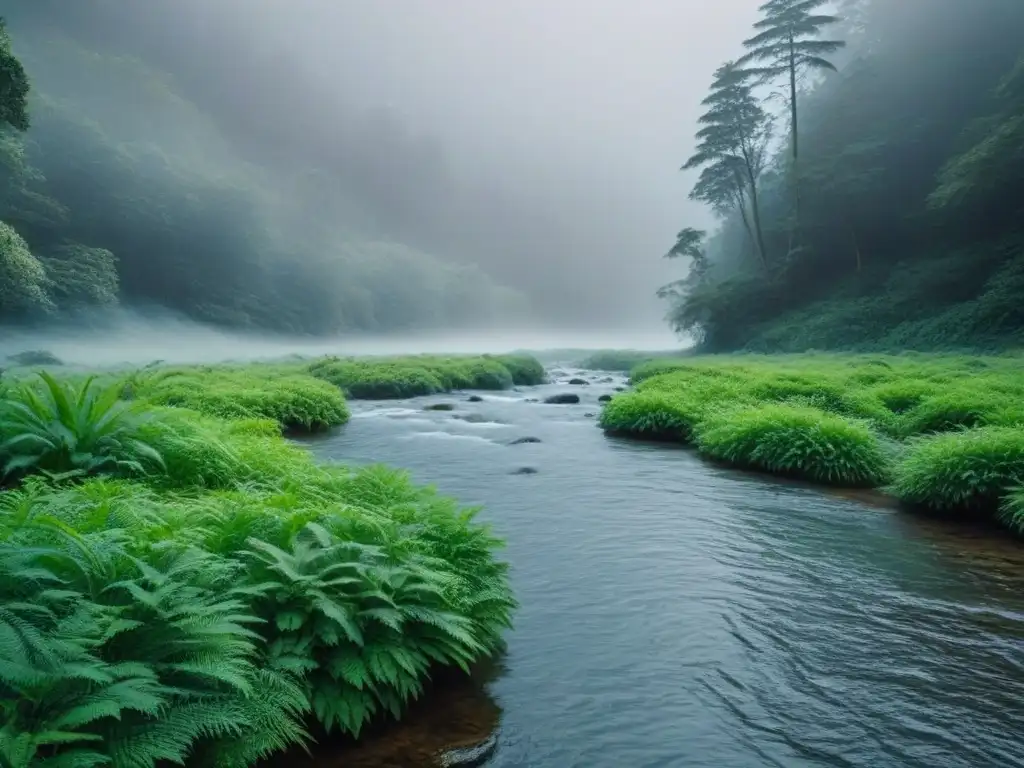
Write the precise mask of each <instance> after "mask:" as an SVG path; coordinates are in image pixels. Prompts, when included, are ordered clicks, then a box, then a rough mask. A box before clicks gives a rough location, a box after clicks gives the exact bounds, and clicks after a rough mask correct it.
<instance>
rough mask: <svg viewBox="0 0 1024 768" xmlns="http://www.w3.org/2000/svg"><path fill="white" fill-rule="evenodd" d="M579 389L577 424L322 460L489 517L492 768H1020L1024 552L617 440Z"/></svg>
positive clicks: (383, 428) (521, 425)
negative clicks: (496, 638) (493, 532)
mask: <svg viewBox="0 0 1024 768" xmlns="http://www.w3.org/2000/svg"><path fill="white" fill-rule="evenodd" d="M551 391H554V390H553V388H552V387H547V388H544V387H542V388H538V391H536V392H529V393H524V397H537V398H543V397H544V396H545V395H546V394H548V393H549V392H551ZM576 391H577V392H579V394H580V395H581V397H583V398H584V402H583V403H582V404H581V405H580V406H567V407H562V406H547V405H540V404H532V403H527V402H524V401H521V400H516V401H508V402H502V401H500V400H499V399H498V398H494V397H491V396H488V399H487V402H485V403H479V404H475V405H476V407H477V409H478V410H476V411H475V412H476V413H480V414H482V415H484V416H486V417H487V418H488V419H494V420H495V421H500V422H503V423H505V424H507V425H508V427H507V430H498V429H495V430H494V432H493V435H492V433H491V432H490V431H488V432H487V433H486V434H487V437H484V436H483V435H474V434H473V433H472V431H471V430H466V434H463V433H460V434H452V433H451V432H448V431H447V430H449V429H451V427H450V426H449V425H445V427H444V428H443V429H441V430H440V431H431V430H430V429H428V430H427V431H418V430H421V429H423V426H424V425H421V424H418V423H417V424H410V423H409V421H410V420H409V419H404V418H389V419H361V420H357V421H353V422H352V423H351V424H349V425H348V426H347V427H345V428H344V429H343V430H340V431H339V432H337V433H336V434H334V435H332V436H330V437H328V438H326V439H321V440H319V441H316V442H315V449H316V450H317V451H318V452H320V453H321V454H322V455H324V456H329V457H331V458H336V459H342V460H350V461H355V462H360V463H361V462H366V461H384V462H387V463H392V464H395V465H397V466H402V467H406V468H409V469H410V470H411V471H412V472H413V474H414V475H415V476H416V477H417V479H419V480H421V481H424V482H430V483H432V484H436V485H438V486H439V488H440V489H441V490H442V491H443V492H446V493H451V494H453V495H456V496H458V497H459V498H460V499H462V500H463V501H464V502H466V503H468V504H478V503H483V504H485V505H486V508H487V509H486V512H485V516H486V519H487V520H488V521H490V522H491V523H493V524H494V526H495V528H496V529H497V531H498V532H499V533H500V534H501V535H503V536H504V537H505V538H506V539H507V541H508V548H507V550H506V552H505V556H506V558H507V559H508V560H509V561H510V562H511V564H512V578H513V582H514V586H515V589H516V592H517V595H518V597H519V599H520V601H521V603H522V607H521V609H520V611H519V613H518V614H517V617H516V630H515V632H513V633H511V634H510V636H509V653H508V658H507V660H506V661H505V666H506V668H507V671H506V672H505V674H504V675H502V676H501V677H499V678H498V679H496V680H494V681H493V682H492V683H490V685H489V686H488V690H489V691H490V692H491V694H492V695H493V696H494V697H495V699H496V701H497V703H498V704H499V705H500V706H501V708H502V710H503V713H502V714H501V728H500V738H499V748H498V750H497V752H496V754H495V755H494V757H493V758H492V760H491V761H490V762H489V763H488V765H491V766H494V767H495V768H513V767H515V768H520V766H522V767H526V766H528V767H529V768H571V767H573V766H580V767H581V768H584V767H585V768H603V767H604V766H608V767H609V768H619V767H623V768H625V767H626V766H628V767H629V768H635V767H638V766H651V767H652V768H653V767H654V766H657V767H658V768H675V767H676V766H681V767H682V766H725V767H730V768H731V767H732V766H736V767H737V768H747V767H748V766H750V767H753V766H786V768H793V767H797V768H799V767H801V766H857V767H858V768H860V767H863V768H884V767H887V766H892V767H893V768H895V767H896V766H900V767H901V768H902V767H904V766H909V767H911V768H914V767H916V766H920V767H921V768H926V767H927V768H987V767H988V766H992V768H995V767H996V766H999V767H1000V768H1020V767H1022V766H1024V551H1022V548H1021V547H1020V546H1019V545H1017V544H1013V545H1008V544H1006V543H1005V542H1003V541H1002V540H1000V539H995V538H993V537H992V536H991V535H989V534H987V533H985V534H978V533H971V535H966V532H964V531H962V530H957V529H956V528H954V527H951V526H948V525H944V524H936V523H934V522H933V521H919V520H915V519H913V518H909V517H908V516H906V515H902V514H896V513H894V512H892V511H891V510H890V509H886V508H884V507H880V506H878V505H874V506H871V505H868V504H866V503H864V502H863V501H860V500H859V499H858V498H849V497H844V496H842V495H840V494H826V493H824V492H821V491H818V490H814V489H810V488H806V487H801V486H798V485H794V484H787V483H780V482H778V481H775V480H772V479H768V478H760V477H753V476H750V475H743V474H739V473H736V472H733V471H730V470H725V469H721V468H718V467H714V466H710V465H707V464H705V463H703V462H701V461H700V460H699V459H698V458H697V457H696V456H695V455H694V454H693V453H691V452H689V451H684V450H678V449H674V448H671V447H665V446H657V445H643V444H636V443H629V442H623V441H616V440H608V439H605V438H604V437H603V436H602V435H601V434H600V431H599V430H597V429H596V428H595V426H594V422H593V420H592V419H587V418H585V417H584V415H583V414H584V413H585V412H586V411H587V410H588V409H590V410H595V409H596V400H597V397H598V396H599V395H601V394H605V393H607V392H610V391H611V387H610V386H609V387H604V388H602V387H601V386H599V385H593V386H590V387H579V388H576ZM591 401H593V402H591ZM473 405H474V404H466V409H467V410H466V411H465V412H467V413H468V412H471V411H470V410H468V409H470V408H472V407H473ZM402 407H404V408H405V409H406V410H407V411H412V412H415V413H417V414H420V415H422V403H418V402H413V403H410V404H405V405H404V406H402ZM462 410H463V406H462V405H461V404H460V411H462ZM378 413H379V411H378ZM449 417H450V414H445V415H444V416H443V418H442V417H441V416H438V418H437V419H433V418H431V419H429V420H430V421H431V423H432V424H434V425H438V424H443V423H444V420H443V419H448V418H449ZM449 420H450V419H449ZM452 421H453V420H452ZM433 429H434V430H438V427H436V426H435V427H433ZM525 434H529V435H532V436H536V437H537V438H539V439H541V441H542V442H541V443H538V444H533V445H530V446H529V447H528V448H529V454H528V455H529V462H530V464H531V465H533V466H536V467H538V468H539V469H540V470H541V471H540V473H539V474H537V475H535V476H531V477H529V478H523V477H518V476H509V475H507V471H508V470H509V469H514V468H515V467H517V466H520V465H521V462H522V461H523V460H524V456H525V455H526V454H525V453H524V452H523V448H522V446H515V447H512V446H508V445H505V444H504V443H506V442H508V440H506V437H508V438H509V439H511V438H513V437H518V436H521V435H525ZM417 435H418V437H417ZM498 435H500V442H499V437H498ZM424 436H426V437H424ZM492 436H493V437H494V442H492V441H490V440H488V437H492ZM474 437H475V440H473V439H471V438H474ZM400 438H405V439H400ZM442 440H443V443H442V442H441V441H442ZM480 442H489V443H490V445H491V446H492V447H493V450H491V449H488V450H486V451H481V450H480V446H479V443H480ZM442 445H443V447H441V446H442ZM470 701H475V702H476V703H472V704H465V702H463V703H460V704H459V705H458V706H460V707H462V706H468V707H469V708H470V709H473V707H479V708H480V713H485V712H487V711H489V710H488V709H487V707H488V706H489V705H488V704H486V703H485V702H484V701H483V700H476V699H471V700H470ZM448 707H456V705H455V704H454V703H450V702H448V701H447V700H443V699H442V700H433V701H432V702H431V710H430V711H431V712H432V713H434V715H432V716H431V717H434V719H433V720H431V721H430V722H431V723H432V725H431V726H430V727H428V728H427V729H426V730H427V731H430V732H431V733H443V732H444V725H443V724H444V723H445V722H454V723H458V722H462V720H463V719H464V716H463V715H459V714H458V712H464V711H465V709H461V710H459V709H451V710H450V711H446V708H448ZM422 717H424V716H422V715H414V716H413V717H412V718H410V719H409V720H407V721H406V722H405V723H403V724H402V726H401V727H407V728H416V727H417V723H418V722H420V718H422ZM431 729H433V731H431ZM412 732H415V731H410V732H409V733H412ZM416 738H424V739H426V738H427V736H425V735H424V736H417V737H397V736H394V732H392V735H390V736H385V737H382V738H381V739H379V740H377V741H375V742H372V743H378V742H379V744H380V746H378V747H376V748H378V749H385V750H386V749H389V748H391V747H389V746H388V744H389V743H391V745H392V746H394V744H395V743H401V742H402V741H403V739H406V740H409V739H412V740H415V739H416ZM389 740H390V742H389ZM424 743H426V742H424ZM372 748H373V747H370V746H364V747H361V749H372ZM396 748H397V747H396ZM348 754H349V753H347V752H346V753H345V755H348ZM409 754H410V755H412V754H413V753H409ZM318 759H319V760H320V762H319V763H318V765H328V764H334V763H332V759H333V756H331V755H327V754H322V753H321V754H318ZM346 759H347V758H346ZM403 759H407V760H409V761H411V762H404V763H394V764H395V765H399V764H401V765H403V766H408V767H410V768H414V767H415V766H420V765H423V766H427V765H430V763H429V762H424V763H420V762H415V760H416V759H419V758H414V757H407V758H403ZM424 759H425V758H424ZM338 760H339V761H340V756H339V757H338ZM338 764H339V765H340V764H341V762H338ZM344 764H345V765H353V764H354V765H359V763H352V762H344ZM366 764H367V765H369V764H370V763H366ZM388 764H389V763H386V762H380V763H374V765H388Z"/></svg>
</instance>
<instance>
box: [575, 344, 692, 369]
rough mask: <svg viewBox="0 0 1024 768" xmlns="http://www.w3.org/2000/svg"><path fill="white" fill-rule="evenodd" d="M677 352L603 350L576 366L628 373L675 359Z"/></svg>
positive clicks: (592, 354)
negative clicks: (665, 359)
mask: <svg viewBox="0 0 1024 768" xmlns="http://www.w3.org/2000/svg"><path fill="white" fill-rule="evenodd" d="M678 355H679V353H677V352H639V351H637V350H632V349H604V350H601V351H600V352H593V353H591V354H590V355H588V356H587V357H585V358H584V359H583V360H581V361H580V362H579V363H578V365H579V367H580V368H585V369H587V370H591V371H616V372H619V373H628V372H629V371H631V370H633V369H634V368H636V367H637V366H639V365H641V364H642V363H646V362H649V361H652V360H660V359H662V358H674V357H677V356H678Z"/></svg>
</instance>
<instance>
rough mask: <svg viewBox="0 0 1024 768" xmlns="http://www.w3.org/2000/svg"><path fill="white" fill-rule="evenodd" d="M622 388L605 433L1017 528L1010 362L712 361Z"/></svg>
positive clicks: (643, 367)
mask: <svg viewBox="0 0 1024 768" xmlns="http://www.w3.org/2000/svg"><path fill="white" fill-rule="evenodd" d="M630 377H631V380H632V381H633V383H634V384H635V389H634V390H633V391H631V392H627V393H624V394H622V395H619V396H617V397H616V398H615V399H614V400H613V401H612V402H611V403H609V404H608V405H606V406H605V408H604V410H603V412H602V414H601V418H600V420H599V423H600V425H601V426H602V427H603V428H604V429H605V430H606V431H607V432H608V433H610V434H616V435H626V436H634V437H637V438H644V437H650V436H652V435H657V436H659V437H660V438H662V439H670V440H675V441H678V442H681V443H690V444H693V445H695V446H696V448H697V450H698V451H699V452H700V453H701V454H703V455H705V456H707V457H709V458H712V459H715V460H717V461H724V462H727V463H730V464H733V465H735V466H740V467H747V468H751V469H758V470H762V471H768V472H773V473H777V474H783V475H791V476H795V477H800V478H804V479H807V480H812V481H815V482H821V483H829V484H838V485H858V486H876V487H878V486H883V485H885V484H886V483H887V482H888V481H889V479H891V480H892V485H891V489H892V490H893V492H894V493H895V495H897V496H898V497H899V498H901V499H903V500H904V501H906V502H907V503H912V504H915V505H918V506H922V507H927V508H931V509H935V510H943V511H949V512H955V511H959V512H961V513H963V514H967V515H971V514H979V510H983V511H984V514H985V515H992V514H997V510H999V509H1002V512H999V513H998V514H999V515H1000V517H1001V519H1003V520H1004V521H1006V522H1007V523H1008V524H1011V525H1013V526H1014V527H1019V528H1022V529H1024V496H1022V495H1021V493H1024V492H1021V493H1017V495H1014V492H1012V491H1011V488H1012V487H1013V486H1014V484H1015V483H1017V484H1018V485H1022V486H1024V480H1021V481H1020V482H1018V481H1017V480H1016V479H1015V478H1017V477H1018V475H1020V477H1022V478H1024V467H1022V466H1021V462H1022V461H1024V459H1020V458H1014V457H1015V456H1016V454H1014V453H1013V449H1012V445H1013V444H1014V443H1013V441H1014V440H1018V439H1019V440H1024V357H1022V356H1020V355H1017V354H1004V355H992V356H977V355H953V354H948V355H943V354H921V353H904V354H900V355H881V354H865V355H852V354H818V353H808V354H799V355H773V356H766V355H756V354H736V355H711V356H695V357H689V358H676V359H658V360H650V361H647V362H644V363H641V364H639V365H638V366H637V367H635V368H634V369H633V370H632V371H631V374H630ZM985 450H990V451H991V453H984V451H985ZM999 457H1002V458H999ZM986 461H988V462H989V463H988V464H984V462H986ZM983 464H984V466H983ZM972 484H974V485H972ZM975 486H976V487H975Z"/></svg>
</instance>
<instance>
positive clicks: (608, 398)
mask: <svg viewBox="0 0 1024 768" xmlns="http://www.w3.org/2000/svg"><path fill="white" fill-rule="evenodd" d="M611 401H612V396H611V395H601V396H600V397H599V398H597V402H599V403H610V402H611Z"/></svg>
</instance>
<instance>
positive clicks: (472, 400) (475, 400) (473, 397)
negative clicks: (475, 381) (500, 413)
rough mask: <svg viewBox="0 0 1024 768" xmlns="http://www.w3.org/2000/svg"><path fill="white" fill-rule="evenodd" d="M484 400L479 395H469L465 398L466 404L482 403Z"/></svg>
mask: <svg viewBox="0 0 1024 768" xmlns="http://www.w3.org/2000/svg"><path fill="white" fill-rule="evenodd" d="M483 401H484V399H483V398H482V397H480V395H470V396H469V397H467V398H466V402H467V403H482V402H483Z"/></svg>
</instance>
